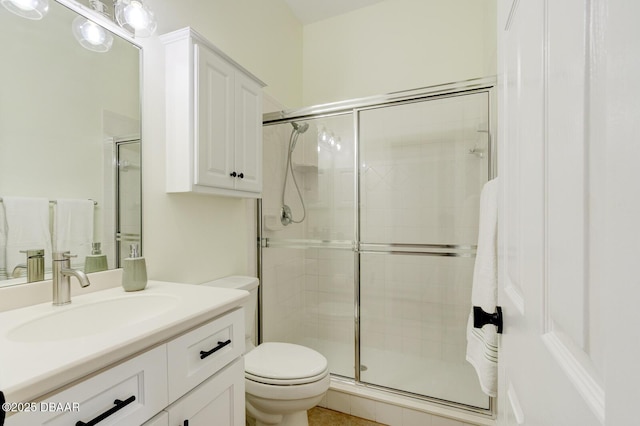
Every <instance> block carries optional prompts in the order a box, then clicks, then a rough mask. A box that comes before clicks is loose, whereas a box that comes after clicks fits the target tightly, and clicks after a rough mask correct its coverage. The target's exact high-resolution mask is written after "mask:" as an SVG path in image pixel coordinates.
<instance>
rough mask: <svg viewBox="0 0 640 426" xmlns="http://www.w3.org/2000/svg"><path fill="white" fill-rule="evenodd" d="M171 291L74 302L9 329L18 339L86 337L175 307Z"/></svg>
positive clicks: (40, 339) (12, 338)
mask: <svg viewBox="0 0 640 426" xmlns="http://www.w3.org/2000/svg"><path fill="white" fill-rule="evenodd" d="M178 302H179V298H178V297H176V296H173V295H170V294H153V293H151V294H149V293H136V294H131V295H125V296H119V297H112V298H109V299H104V300H98V301H93V302H89V303H83V304H76V305H74V304H73V303H71V304H69V305H65V306H60V307H56V308H55V310H54V311H52V312H50V313H47V314H45V315H42V316H39V317H37V318H34V319H31V320H29V321H27V322H25V323H22V324H20V325H19V326H17V327H15V328H13V329H11V330H8V331H7V334H6V338H7V339H8V340H12V341H14V342H42V341H58V340H67V339H75V338H80V337H86V336H89V335H95V334H98V333H102V332H105V331H110V330H116V329H118V328H123V327H127V326H129V325H132V324H135V323H139V322H141V321H146V320H148V319H151V318H154V317H156V316H159V315H162V314H163V313H165V312H167V311H169V310H171V309H173V308H175V307H176V306H177V305H178Z"/></svg>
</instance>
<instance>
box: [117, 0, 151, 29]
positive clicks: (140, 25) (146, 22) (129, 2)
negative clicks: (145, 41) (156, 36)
mask: <svg viewBox="0 0 640 426" xmlns="http://www.w3.org/2000/svg"><path fill="white" fill-rule="evenodd" d="M115 15H116V21H118V24H119V25H120V26H121V27H122V28H124V29H126V30H129V31H131V32H133V33H134V34H135V35H136V36H137V37H147V36H150V35H151V34H153V33H154V32H155V30H156V27H157V23H156V20H155V18H154V16H153V12H152V11H151V10H150V9H149V8H148V7H147V6H145V4H144V3H143V2H142V1H140V0H117V1H116V4H115Z"/></svg>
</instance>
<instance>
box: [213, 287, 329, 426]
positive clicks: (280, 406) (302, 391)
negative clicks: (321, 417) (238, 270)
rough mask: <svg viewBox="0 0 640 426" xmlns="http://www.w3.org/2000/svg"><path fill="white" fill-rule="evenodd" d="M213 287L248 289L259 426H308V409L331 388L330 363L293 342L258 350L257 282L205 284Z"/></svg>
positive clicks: (247, 362)
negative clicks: (256, 334) (256, 336)
mask: <svg viewBox="0 0 640 426" xmlns="http://www.w3.org/2000/svg"><path fill="white" fill-rule="evenodd" d="M202 285H207V286H212V287H224V288H235V289H239V290H247V291H248V292H249V293H250V294H251V297H250V299H249V301H247V302H246V303H245V304H244V305H243V307H244V309H245V312H244V313H245V327H246V333H245V340H246V342H245V344H246V348H245V353H244V377H245V397H246V398H245V406H246V410H247V415H248V416H249V417H252V418H254V419H255V420H256V426H263V425H281V426H308V424H309V422H308V419H307V410H309V409H310V408H313V407H315V406H316V405H317V404H318V403H319V402H320V401H321V400H322V397H323V396H324V394H325V393H326V392H327V389H329V381H330V378H329V368H328V364H327V359H326V358H325V357H324V356H322V355H321V354H320V353H318V352H316V351H314V350H313V349H310V348H307V347H304V346H300V345H295V344H291V343H279V342H267V343H262V344H260V345H258V346H257V347H256V346H254V344H253V342H254V337H255V329H256V308H257V306H258V279H257V278H254V277H244V276H232V277H226V278H221V279H219V280H215V281H211V282H207V283H204V284H202Z"/></svg>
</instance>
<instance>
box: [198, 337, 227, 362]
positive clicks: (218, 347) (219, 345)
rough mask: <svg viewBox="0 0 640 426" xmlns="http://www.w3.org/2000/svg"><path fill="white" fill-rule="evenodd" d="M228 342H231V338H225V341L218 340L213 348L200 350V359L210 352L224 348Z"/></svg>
mask: <svg viewBox="0 0 640 426" xmlns="http://www.w3.org/2000/svg"><path fill="white" fill-rule="evenodd" d="M229 344H231V339H229V340H227V341H226V342H218V346H216V347H215V348H213V349H211V350H210V351H200V359H205V358H206V357H208V356H209V355H211V354H212V353H214V352H218V351H219V350H220V349H222V348H224V347H225V346H227V345H229Z"/></svg>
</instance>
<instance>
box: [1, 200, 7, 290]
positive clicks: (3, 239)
mask: <svg viewBox="0 0 640 426" xmlns="http://www.w3.org/2000/svg"><path fill="white" fill-rule="evenodd" d="M7 278H8V276H7V220H6V219H5V215H4V204H3V203H0V280H6V279H7Z"/></svg>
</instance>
